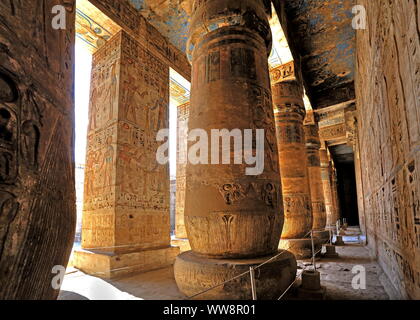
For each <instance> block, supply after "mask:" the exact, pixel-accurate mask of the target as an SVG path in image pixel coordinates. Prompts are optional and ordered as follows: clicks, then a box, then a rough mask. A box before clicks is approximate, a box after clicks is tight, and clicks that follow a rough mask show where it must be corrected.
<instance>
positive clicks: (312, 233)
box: [311, 230, 316, 271]
mask: <svg viewBox="0 0 420 320" xmlns="http://www.w3.org/2000/svg"><path fill="white" fill-rule="evenodd" d="M311 242H312V265H313V266H314V271H316V265H315V245H314V231H313V230H311Z"/></svg>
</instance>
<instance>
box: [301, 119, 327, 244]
mask: <svg viewBox="0 0 420 320" xmlns="http://www.w3.org/2000/svg"><path fill="white" fill-rule="evenodd" d="M304 131H305V141H306V154H307V164H308V177H309V186H310V188H309V189H310V192H311V193H310V194H311V203H312V215H313V225H312V229H313V230H314V235H315V236H316V237H318V238H320V239H321V242H322V243H325V242H326V241H327V240H328V239H329V232H328V231H326V230H325V227H326V224H327V216H326V212H325V201H324V190H323V186H322V180H321V164H320V152H319V150H320V148H321V142H320V140H319V129H318V124H317V123H316V121H315V117H314V113H313V111H308V112H307V114H306V118H305V121H304Z"/></svg>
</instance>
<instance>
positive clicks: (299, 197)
mask: <svg viewBox="0 0 420 320" xmlns="http://www.w3.org/2000/svg"><path fill="white" fill-rule="evenodd" d="M272 90H273V102H274V114H275V119H276V129H277V143H278V149H279V159H280V175H281V183H282V189H283V200H284V215H285V223H284V228H283V233H282V239H297V238H301V237H304V236H305V235H306V234H307V233H308V232H309V231H310V230H311V228H312V209H311V197H310V190H309V180H308V171H307V166H306V158H307V156H306V147H305V135H304V130H303V120H304V117H305V106H304V102H303V87H302V85H301V83H300V82H299V81H298V80H297V79H296V78H295V79H294V80H286V81H280V82H275V83H273V84H272Z"/></svg>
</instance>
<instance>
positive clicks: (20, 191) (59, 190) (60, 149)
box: [0, 0, 76, 300]
mask: <svg viewBox="0 0 420 320" xmlns="http://www.w3.org/2000/svg"><path fill="white" fill-rule="evenodd" d="M57 4H63V3H61V2H60V1H53V0H46V1H42V5H41V3H40V2H34V1H29V0H21V1H1V2H0V21H1V23H0V300H5V299H23V300H27V299H29V300H38V299H48V300H49V299H55V298H56V297H57V296H58V294H59V289H57V288H53V286H52V285H51V283H52V280H53V277H54V276H55V274H53V273H52V272H53V268H54V267H55V266H62V267H66V266H67V262H68V259H69V256H70V252H71V249H72V246H73V241H74V232H75V225H76V207H75V202H76V199H75V187H74V140H73V137H74V126H73V122H74V100H73V88H74V72H73V70H74V53H73V50H72V48H73V47H74V36H75V32H74V25H75V11H76V9H75V1H72V0H69V1H66V2H65V4H64V6H65V11H63V13H64V14H65V16H66V20H65V23H66V25H65V26H64V27H65V29H63V30H55V29H53V28H52V26H51V20H52V18H53V17H54V15H52V14H51V11H52V8H53V7H54V5H57ZM62 22H63V21H62Z"/></svg>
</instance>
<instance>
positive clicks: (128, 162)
mask: <svg viewBox="0 0 420 320" xmlns="http://www.w3.org/2000/svg"><path fill="white" fill-rule="evenodd" d="M93 63H94V66H93V75H92V79H93V82H92V87H91V97H92V100H91V104H90V109H91V114H92V113H95V112H96V113H97V116H96V117H92V115H91V117H90V118H91V125H90V126H89V128H90V131H89V134H88V152H87V161H86V179H85V199H84V222H83V237H82V238H83V239H82V241H83V242H82V245H83V247H84V248H88V249H95V248H98V249H99V248H101V249H102V250H108V251H119V252H126V251H127V250H136V249H140V248H150V247H158V246H164V245H167V244H169V181H168V169H167V167H166V166H160V165H159V164H158V163H157V162H156V152H157V149H158V147H159V146H160V142H158V141H156V135H157V132H158V131H159V130H160V129H162V128H166V127H167V126H168V103H169V68H168V67H167V66H165V65H164V64H163V63H162V62H161V61H160V60H159V59H158V58H156V57H155V56H154V55H153V54H151V53H150V52H149V51H148V50H147V49H146V48H144V47H143V46H142V44H140V43H139V42H138V41H136V40H135V39H134V38H132V37H131V36H130V35H129V34H127V33H126V32H124V31H121V32H119V33H118V34H117V35H115V36H114V38H112V39H111V40H109V41H108V42H107V43H106V44H105V45H104V46H103V47H102V48H101V49H99V50H98V51H97V52H96V53H95V55H94V59H93ZM98 108H101V109H98ZM95 119H96V120H95ZM92 121H95V124H94V125H92ZM111 217H114V218H111ZM98 219H99V220H98ZM114 220H115V221H117V225H116V226H115V225H114V223H113V221H114ZM85 222H86V223H85Z"/></svg>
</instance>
